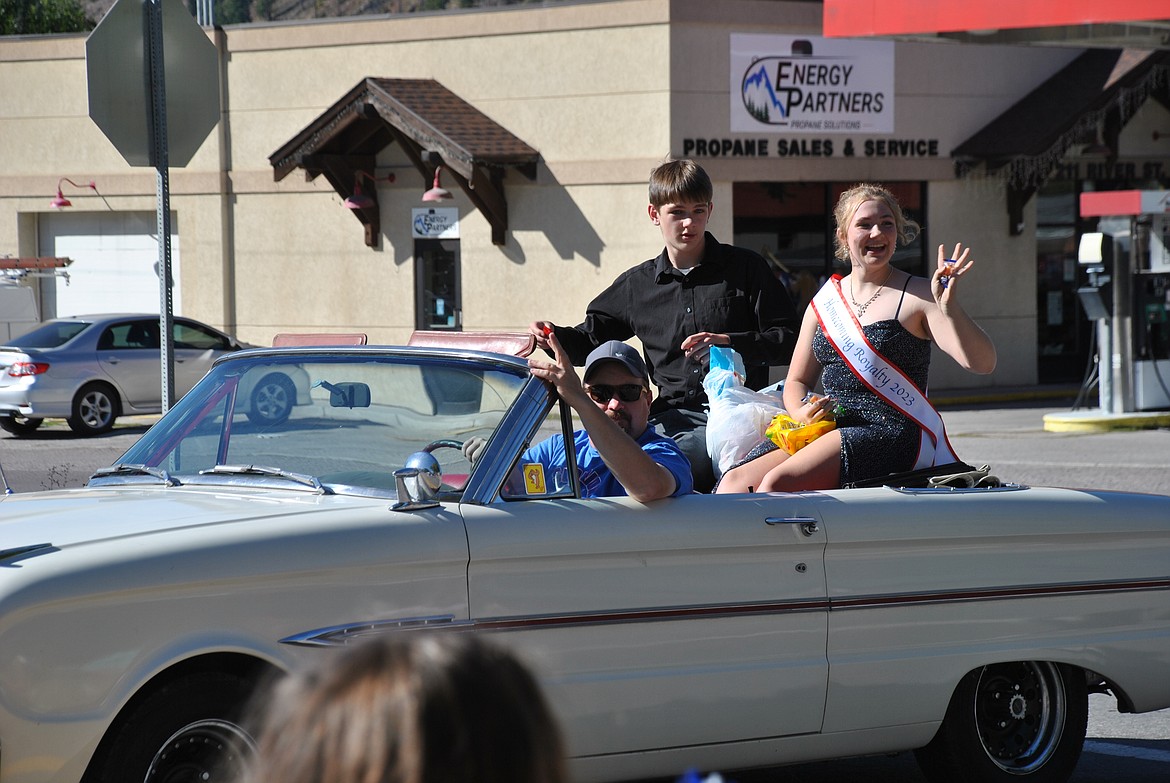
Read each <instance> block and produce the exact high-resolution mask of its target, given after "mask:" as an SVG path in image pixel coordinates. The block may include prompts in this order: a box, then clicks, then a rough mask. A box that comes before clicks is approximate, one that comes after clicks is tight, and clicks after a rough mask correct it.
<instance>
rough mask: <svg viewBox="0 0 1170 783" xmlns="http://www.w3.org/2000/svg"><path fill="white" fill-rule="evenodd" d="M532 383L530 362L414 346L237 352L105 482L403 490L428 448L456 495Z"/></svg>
mask: <svg viewBox="0 0 1170 783" xmlns="http://www.w3.org/2000/svg"><path fill="white" fill-rule="evenodd" d="M527 379H528V375H527V373H526V372H525V368H524V367H523V366H515V365H503V364H499V363H493V362H491V361H488V360H484V361H471V360H468V359H466V358H460V359H453V358H449V357H438V356H434V355H424V354H411V353H409V352H403V351H398V352H395V351H391V350H383V351H370V352H364V353H363V352H360V351H359V352H349V353H341V354H338V353H335V352H328V351H315V352H314V351H297V352H291V353H289V352H285V353H273V352H271V351H267V352H262V351H261V352H249V353H246V354H235V355H233V356H232V357H231V358H229V359H228V360H222V361H220V362H219V363H218V364H217V365H216V366H215V367H213V368H212V370H211V372H209V373H208V375H207V376H206V377H205V378H204V379H203V380H202V381H200V382H199V384H198V385H196V387H195V388H194V389H192V391H190V392H189V393H188V394H187V395H185V396H184V397H183V398H182V400H180V401H179V403H178V404H177V405H176V406H175V407H174V408H173V409H172V410H171V411H170V413H169V414H168V415H167V416H165V417H164V418H163V419H162V420H161V421H160V422H159V423H158V424H157V425H155V426H154V427H152V428H151V429H150V430H149V431H148V432H147V433H146V434H144V435H143V437H142V438H141V439H140V440H139V441H138V442H137V443H136V444H135V445H134V446H133V447H131V448H130V450H129V451H127V452H126V454H124V455H123V456H122V458H121V459H120V460H119V461H118V465H117V466H116V467H115V468H112V469H106V470H105V471H102V472H100V475H101V480H102V483H106V482H109V481H162V480H165V481H167V482H168V483H169V482H174V483H178V484H184V485H186V484H193V483H195V484H198V483H225V482H232V483H237V484H239V483H244V484H252V485H256V484H264V485H265V486H272V485H280V486H286V485H287V486H288V487H289V488H302V489H303V488H315V489H316V490H317V491H327V492H336V493H349V494H377V495H382V494H389V495H393V493H394V490H395V480H394V471H395V470H397V469H399V468H402V467H404V466H406V465H407V463H408V459H409V458H410V457H411V455H414V454H416V453H417V452H423V451H425V452H429V453H431V454H432V455H433V456H434V457H435V459H436V460H438V462H439V465H440V468H441V470H442V479H443V484H444V489H446V490H449V491H457V490H459V489H460V488H461V487H462V485H463V484H464V483H465V482H466V480H467V475H468V473H469V472H470V467H471V466H470V463H468V462H467V460H466V459H465V458H464V456H463V454H462V451H461V449H460V446H461V444H462V442H463V441H466V440H468V439H469V438H471V437H474V436H478V437H482V438H485V439H486V438H488V437H489V436H490V435H491V434H492V432H494V430H495V429H496V427H497V426H498V425H499V423H500V421H501V419H503V417H504V414H505V413H506V412H507V410H508V408H509V407H510V406H511V405H512V403H513V401H514V400H515V399H516V396H517V395H518V394H519V392H520V389H521V388H522V387H523V385H524V383H525V381H526V380H527ZM280 399H287V400H289V401H290V402H292V403H293V404H291V405H289V406H288V407H286V408H283V409H281V408H280V407H279V405H278V401H279V400H280ZM91 483H92V482H91Z"/></svg>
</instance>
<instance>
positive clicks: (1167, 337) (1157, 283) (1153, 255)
mask: <svg viewBox="0 0 1170 783" xmlns="http://www.w3.org/2000/svg"><path fill="white" fill-rule="evenodd" d="M1081 216H1082V217H1100V218H1102V220H1101V221H1100V224H1099V226H1098V227H1099V228H1101V229H1102V231H1101V232H1098V233H1094V234H1085V235H1083V236H1082V237H1081V247H1080V254H1079V258H1080V261H1081V263H1082V264H1087V265H1089V267H1088V271H1089V281H1090V285H1089V286H1086V288H1083V289H1081V291H1079V292H1078V293H1079V294H1080V296H1081V301H1082V303H1083V304H1084V305H1085V311H1086V313H1088V314H1089V317H1090V318H1093V319H1095V320H1097V324H1098V327H1097V337H1098V352H1099V353H1098V356H1099V358H1098V363H1097V364H1098V370H1099V376H1100V378H1099V380H1100V384H1099V392H1100V400H1101V410H1102V411H1104V412H1111V413H1127V412H1131V411H1148V410H1170V324H1168V321H1170V191H1164V190H1162V191H1152V190H1146V191H1139V190H1129V191H1102V192H1096V193H1082V194H1081ZM1086 289H1092V291H1089V290H1086ZM1110 289H1111V290H1110ZM1106 291H1108V295H1106V293H1105V292H1106Z"/></svg>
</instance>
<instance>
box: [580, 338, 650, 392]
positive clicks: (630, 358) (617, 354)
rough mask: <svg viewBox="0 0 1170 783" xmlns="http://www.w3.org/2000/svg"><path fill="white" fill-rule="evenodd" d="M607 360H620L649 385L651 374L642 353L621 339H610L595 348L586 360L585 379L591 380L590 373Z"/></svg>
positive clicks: (620, 362) (619, 361)
mask: <svg viewBox="0 0 1170 783" xmlns="http://www.w3.org/2000/svg"><path fill="white" fill-rule="evenodd" d="M605 362H618V363H619V364H621V365H622V366H623V367H625V368H626V369H627V370H629V371H630V373H631V374H633V375H636V376H638V377H639V378H641V379H642V383H644V384H646V385H647V386H649V384H650V376H649V374H648V373H647V372H646V362H644V361H642V354H640V353H638V349H637V348H634V347H633V346H631V345H626V344H625V343H623V342H622V341H620V340H610V341H609V342H607V343H602V344H601V345H599V346H597V347H596V348H594V349H593V350H592V351H591V352H590V354H589V358H588V359H586V360H585V380H586V381H588V380H589V374H590V373H591V372H593V370H594V368H596V367H598V366H599V365H601V364H604V363H605Z"/></svg>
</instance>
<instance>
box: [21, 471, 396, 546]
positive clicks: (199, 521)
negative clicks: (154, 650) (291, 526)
mask: <svg viewBox="0 0 1170 783" xmlns="http://www.w3.org/2000/svg"><path fill="white" fill-rule="evenodd" d="M359 508H367V509H374V508H379V509H382V510H383V511H385V510H387V509H388V508H389V502H388V501H387V500H385V499H379V500H373V499H370V498H359V497H351V496H340V495H328V496H325V495H317V494H313V493H308V492H295V491H288V490H250V489H237V488H232V489H224V488H219V487H215V488H208V487H145V488H144V487H133V488H120V487H111V488H105V487H103V488H87V489H72V490H55V491H49V492H30V493H25V494H13V495H8V496H6V497H2V502H0V552H3V551H5V550H11V549H18V548H22V547H27V546H32V545H37V544H51V545H52V546H53V547H54V548H57V549H60V548H63V547H66V546H70V545H74V544H82V543H90V542H97V541H103V540H110V539H119V538H134V537H138V536H147V535H154V534H158V533H164V532H168V531H176V530H187V529H192V528H200V527H203V528H213V527H217V526H223V525H243V524H247V523H249V522H257V521H260V520H264V519H270V518H273V517H282V518H285V519H290V518H293V517H298V516H301V515H303V514H308V513H315V514H318V515H319V514H321V513H322V511H326V512H337V513H349V512H352V511H354V510H355V509H359Z"/></svg>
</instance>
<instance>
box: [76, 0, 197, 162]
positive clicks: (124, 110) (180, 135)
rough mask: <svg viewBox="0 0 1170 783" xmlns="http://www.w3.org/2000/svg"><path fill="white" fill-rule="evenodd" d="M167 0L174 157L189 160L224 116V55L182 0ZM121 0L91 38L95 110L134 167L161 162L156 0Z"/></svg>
mask: <svg viewBox="0 0 1170 783" xmlns="http://www.w3.org/2000/svg"><path fill="white" fill-rule="evenodd" d="M153 1H154V2H159V3H160V4H161V6H162V31H163V42H162V43H163V46H162V50H163V74H164V75H163V78H164V80H165V85H166V122H167V158H168V161H167V162H168V164H169V165H170V166H185V165H187V163H189V162H190V160H191V158H192V157H193V156H194V155H195V153H196V151H198V149H199V147H200V146H201V145H202V144H203V141H204V139H206V138H207V134H209V133H210V132H211V129H212V128H214V127H215V124H216V123H217V122H219V57H218V54H217V52H216V49H215V45H214V44H212V42H211V40H210V39H208V37H207V34H206V33H205V32H204V31H203V28H202V27H200V26H199V23H198V22H196V21H195V19H194V18H193V17H192V16H191V14H190V13H189V12H188V11H187V9H186V7H185V6H184V5H183V3H182V0H153ZM151 2H152V0H118V1H117V2H116V3H114V6H113V8H111V9H110V10H109V12H108V13H107V14H106V15H105V17H104V18H103V19H102V21H101V23H100V24H98V26H97V27H96V28H95V29H94V31H93V32H92V33H90V35H89V38H87V39H86V42H85V66H86V74H87V77H88V84H89V116H90V118H92V119H93V121H94V122H95V123H96V124H97V126H98V127H99V128H101V130H102V132H103V133H105V134H106V138H108V139H109V140H110V142H111V143H113V145H114V146H115V147H116V148H117V149H118V152H120V153H122V157H123V158H125V159H126V162H127V163H129V164H130V165H131V166H154V165H156V162H155V161H154V160H153V149H154V147H153V143H152V137H151V114H152V107H151V96H150V89H151V79H150V62H149V60H148V58H147V51H146V47H147V35H146V30H147V29H148V28H147V25H148V23H149V18H148V15H149V13H150V10H151V9H150V7H149V4H150V3H151Z"/></svg>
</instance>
